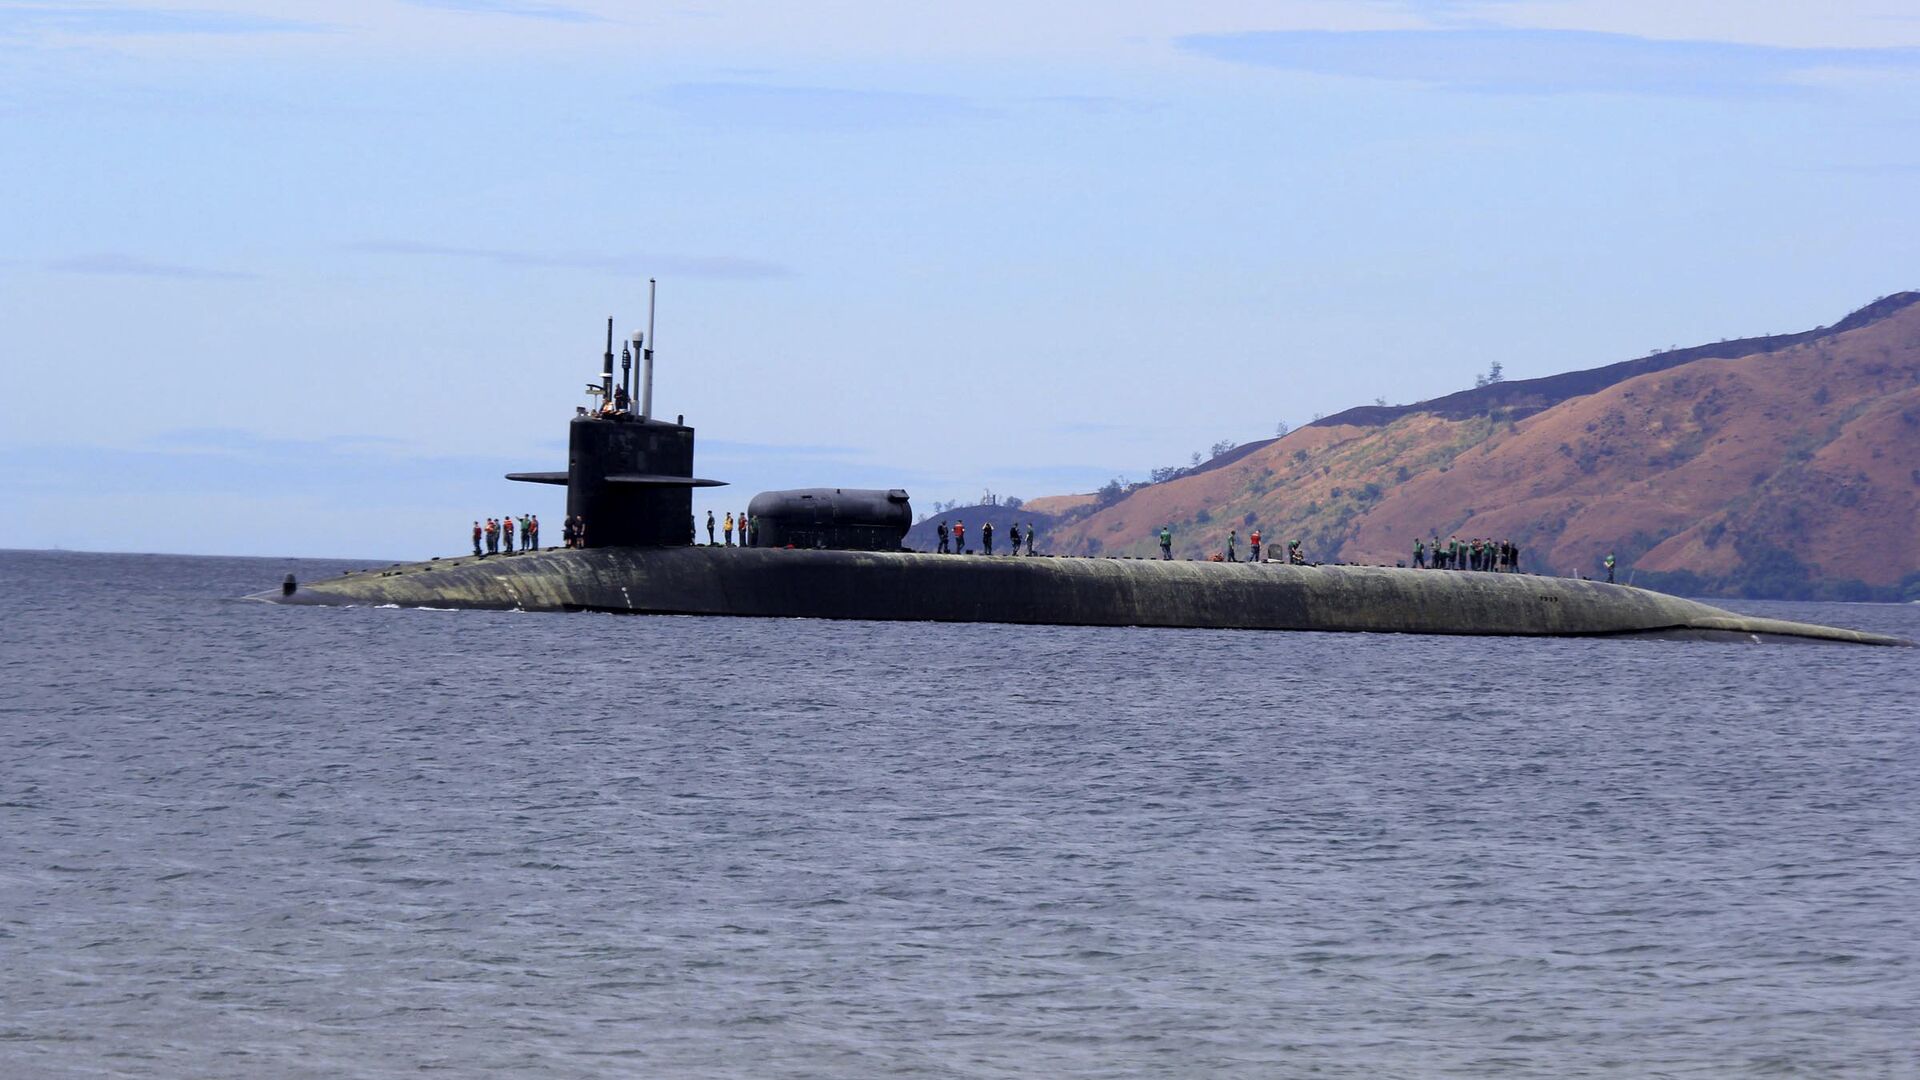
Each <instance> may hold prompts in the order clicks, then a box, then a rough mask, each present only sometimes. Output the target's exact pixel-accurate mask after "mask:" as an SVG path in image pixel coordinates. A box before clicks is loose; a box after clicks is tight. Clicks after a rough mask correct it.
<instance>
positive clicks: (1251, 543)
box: [1247, 529, 1260, 562]
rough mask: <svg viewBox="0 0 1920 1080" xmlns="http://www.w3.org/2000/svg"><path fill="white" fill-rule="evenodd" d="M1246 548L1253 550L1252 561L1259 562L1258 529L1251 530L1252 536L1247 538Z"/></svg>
mask: <svg viewBox="0 0 1920 1080" xmlns="http://www.w3.org/2000/svg"><path fill="white" fill-rule="evenodd" d="M1247 546H1248V547H1250V548H1252V549H1253V561H1254V562H1259V561H1260V530H1259V529H1255V530H1253V535H1252V536H1249V537H1247Z"/></svg>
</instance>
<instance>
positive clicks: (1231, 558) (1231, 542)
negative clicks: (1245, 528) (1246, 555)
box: [1227, 529, 1240, 562]
mask: <svg viewBox="0 0 1920 1080" xmlns="http://www.w3.org/2000/svg"><path fill="white" fill-rule="evenodd" d="M1238 546H1240V530H1239V529H1228V530H1227V561H1228V562H1239V561H1240V556H1239V555H1237V554H1236V553H1235V552H1234V548H1236V547H1238Z"/></svg>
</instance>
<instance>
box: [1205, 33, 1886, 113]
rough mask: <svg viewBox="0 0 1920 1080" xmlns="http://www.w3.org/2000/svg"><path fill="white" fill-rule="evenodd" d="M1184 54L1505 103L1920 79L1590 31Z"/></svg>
mask: <svg viewBox="0 0 1920 1080" xmlns="http://www.w3.org/2000/svg"><path fill="white" fill-rule="evenodd" d="M1178 45H1179V46H1180V48H1182V49H1184V50H1186V51H1188V52H1191V53H1194V54H1197V55H1200V56H1206V57H1211V58H1213V59H1216V60H1225V61H1229V62H1232V63H1238V64H1248V65H1252V66H1255V67H1266V68H1274V69H1277V70H1282V71H1296V72H1302V73H1306V74H1313V75H1334V76H1343V77H1348V78H1359V79H1383V80H1394V81H1401V82H1418V83H1430V84H1435V85H1439V86H1445V87H1449V88H1451V89H1455V90H1466V91H1473V92H1480V93H1508V94H1574V93H1605V94H1650V95H1660V96H1686V97H1748V96H1776V95H1781V94H1790V93H1801V92H1806V90H1807V84H1806V83H1805V81H1804V80H1805V79H1806V77H1807V76H1808V75H1809V74H1810V73H1813V72H1817V71H1820V70H1823V69H1827V70H1831V69H1842V70H1892V71H1902V72H1911V71H1914V70H1917V69H1920V49H1911V48H1879V49H1831V48H1784V47H1777V46H1767V45H1744V44H1735V43H1731V42H1715V41H1658V40H1654V39H1651V38H1642V37H1635V36H1632V35H1629V34H1607V33H1596V32H1591V31H1583V30H1494V29H1473V30H1368V31H1329V30H1284V31H1254V32H1247V33H1235V34H1199V35H1193V36H1189V37H1183V38H1180V39H1178Z"/></svg>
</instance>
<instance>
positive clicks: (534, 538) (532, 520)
mask: <svg viewBox="0 0 1920 1080" xmlns="http://www.w3.org/2000/svg"><path fill="white" fill-rule="evenodd" d="M527 548H528V550H530V551H539V550H540V515H539V514H528V515H527Z"/></svg>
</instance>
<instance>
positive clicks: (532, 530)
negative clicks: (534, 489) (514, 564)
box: [473, 514, 587, 559]
mask: <svg viewBox="0 0 1920 1080" xmlns="http://www.w3.org/2000/svg"><path fill="white" fill-rule="evenodd" d="M516 532H517V533H519V536H520V542H519V545H518V546H517V547H516V546H515V544H514V539H513V538H514V534H515V533H516ZM560 534H561V537H562V539H563V540H564V541H565V543H566V546H568V547H570V548H583V547H586V546H587V519H586V516H585V515H583V514H574V515H572V516H570V517H568V518H567V520H566V521H565V522H564V523H563V524H562V525H561V526H560ZM539 550H540V516H539V515H538V514H521V515H520V516H519V517H517V518H516V517H514V516H513V515H511V514H509V515H507V516H506V517H501V518H488V519H487V520H486V523H485V524H481V523H480V522H478V521H476V522H474V523H473V553H474V555H475V556H477V557H479V558H482V559H484V558H486V557H487V556H488V555H517V554H520V553H521V552H527V551H539Z"/></svg>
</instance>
